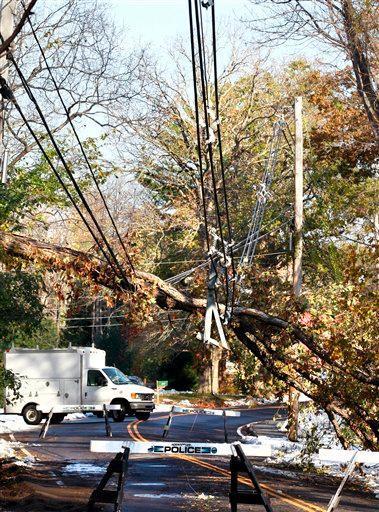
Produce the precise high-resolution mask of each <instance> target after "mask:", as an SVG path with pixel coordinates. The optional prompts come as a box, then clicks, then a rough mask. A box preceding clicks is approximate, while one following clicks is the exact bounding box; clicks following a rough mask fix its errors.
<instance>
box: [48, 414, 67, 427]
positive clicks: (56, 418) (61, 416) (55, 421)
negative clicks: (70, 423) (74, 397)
mask: <svg viewBox="0 0 379 512" xmlns="http://www.w3.org/2000/svg"><path fill="white" fill-rule="evenodd" d="M65 417H66V415H65V414H58V413H56V414H53V415H52V417H51V422H50V423H51V424H52V425H57V424H58V423H62V421H63V420H64V419H65Z"/></svg>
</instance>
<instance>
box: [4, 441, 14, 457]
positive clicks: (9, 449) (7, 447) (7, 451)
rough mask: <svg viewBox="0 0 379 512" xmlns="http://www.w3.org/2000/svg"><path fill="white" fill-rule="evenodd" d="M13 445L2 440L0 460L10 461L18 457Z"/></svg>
mask: <svg viewBox="0 0 379 512" xmlns="http://www.w3.org/2000/svg"><path fill="white" fill-rule="evenodd" d="M12 444H14V443H10V442H9V441H6V440H5V439H0V459H10V458H12V457H15V456H16V452H15V451H14V449H13V446H12Z"/></svg>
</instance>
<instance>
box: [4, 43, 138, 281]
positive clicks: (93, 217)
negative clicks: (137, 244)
mask: <svg viewBox="0 0 379 512" xmlns="http://www.w3.org/2000/svg"><path fill="white" fill-rule="evenodd" d="M8 55H9V58H10V60H11V62H12V64H13V65H14V67H15V69H16V71H17V73H18V75H19V77H20V79H21V82H22V85H23V87H24V89H25V91H26V93H27V94H28V96H29V98H30V100H31V101H32V103H33V104H34V105H35V108H36V110H37V112H38V114H39V116H40V119H41V121H42V123H43V125H44V127H45V129H46V132H47V134H48V136H49V138H50V140H51V142H52V144H53V147H54V149H55V151H56V152H57V155H58V157H59V159H60V160H61V162H62V164H63V167H64V169H65V171H66V173H67V175H68V176H69V178H70V181H71V183H72V184H73V186H74V188H75V190H76V192H77V194H78V195H79V198H80V199H81V201H82V203H83V205H84V207H85V209H86V210H87V212H88V214H89V215H90V217H91V220H92V221H93V223H94V224H95V226H96V229H97V231H98V233H99V235H100V237H101V238H102V240H103V242H104V244H105V246H106V248H107V249H108V252H109V254H110V257H111V259H112V260H113V261H114V264H115V266H116V268H117V269H118V272H119V273H120V275H121V276H122V278H123V280H124V282H125V286H126V287H127V288H129V289H134V285H133V284H132V283H131V282H130V280H129V279H128V277H127V276H126V274H125V272H124V269H123V268H122V266H121V265H120V263H119V261H118V259H117V257H116V254H115V253H114V251H113V249H112V247H111V245H110V244H109V242H108V240H107V238H106V236H105V234H104V232H103V230H102V229H101V227H100V225H99V223H98V221H97V219H96V217H95V215H94V214H93V212H92V209H91V207H90V206H89V204H88V202H87V200H86V198H85V197H84V195H83V193H82V191H81V190H80V187H79V185H78V183H77V181H76V179H75V177H74V175H73V173H72V171H71V170H70V168H69V166H68V164H67V162H66V160H65V158H64V156H63V154H62V152H61V150H60V148H59V146H58V144H57V142H56V140H55V138H54V136H53V134H52V132H51V130H50V128H49V126H48V123H47V121H46V118H45V116H44V114H43V112H42V110H41V108H40V106H39V104H38V102H37V100H36V98H35V96H34V94H33V92H32V91H31V89H30V87H29V85H28V83H27V81H26V79H25V76H24V75H23V73H22V71H21V69H20V68H19V66H18V65H17V63H16V61H15V59H14V57H13V55H12V54H11V53H9V54H8ZM17 105H18V104H17ZM17 110H18V111H19V113H20V114H21V109H20V107H19V106H18V109H17ZM23 117H24V119H23V120H24V122H25V121H26V119H25V116H23ZM29 126H30V125H29ZM29 131H30V128H29ZM34 138H35V140H36V142H37V137H36V135H35V134H34ZM38 145H39V147H40V148H41V146H40V144H38ZM45 154H46V152H45ZM51 167H52V169H53V171H54V173H55V175H56V176H57V177H58V174H59V173H58V171H57V170H56V169H55V167H54V166H51ZM60 183H61V184H63V180H60ZM64 189H65V191H66V193H67V190H68V189H67V187H66V186H64ZM69 197H70V200H71V202H73V204H75V201H74V200H73V198H72V196H71V195H70V196H69ZM76 209H77V211H80V209H79V208H76ZM80 216H81V218H82V219H83V218H84V216H83V214H82V213H80ZM85 225H86V227H87V229H88V227H89V224H88V222H85ZM90 233H91V234H92V236H94V235H93V231H92V230H90ZM94 239H95V241H96V243H97V244H98V246H99V247H100V248H101V250H102V253H103V254H104V256H105V257H106V259H107V261H108V263H110V259H109V258H108V255H106V251H105V250H104V248H103V247H102V245H101V243H99V240H98V239H97V238H96V237H95V238H94ZM110 264H111V263H110ZM111 265H112V264H111ZM112 267H113V265H112Z"/></svg>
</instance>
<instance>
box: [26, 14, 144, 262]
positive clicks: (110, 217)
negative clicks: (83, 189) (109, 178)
mask: <svg viewBox="0 0 379 512" xmlns="http://www.w3.org/2000/svg"><path fill="white" fill-rule="evenodd" d="M28 22H29V25H30V28H31V31H32V34H33V37H34V39H35V41H36V43H37V46H38V48H39V50H40V53H41V55H42V58H43V60H44V62H45V66H46V69H47V71H48V73H49V75H50V78H51V81H52V82H53V84H54V87H55V90H56V92H57V95H58V97H59V99H60V102H61V104H62V107H63V109H64V111H65V114H66V117H67V120H68V122H69V123H70V126H71V128H72V131H73V133H74V135H75V138H76V140H77V142H78V145H79V147H80V151H81V153H82V155H83V158H84V160H85V162H86V164H87V167H88V169H89V171H90V173H91V176H92V179H93V181H94V183H95V185H96V188H97V191H98V192H99V194H100V197H101V199H102V201H103V204H104V207H105V209H106V211H107V214H108V216H109V219H110V221H111V223H112V225H113V228H114V230H115V232H116V235H117V238H118V240H119V242H120V244H121V246H122V248H123V250H124V253H125V257H126V259H127V261H128V263H129V265H130V267H131V269H132V270H133V272H135V269H134V266H133V263H132V260H131V258H130V256H129V254H128V251H127V249H126V246H125V243H124V241H123V240H122V237H121V235H120V232H119V230H118V228H117V225H116V223H115V220H114V218H113V216H112V213H111V211H110V209H109V207H108V204H107V202H106V199H105V197H104V194H103V192H102V191H101V188H100V185H99V182H98V180H97V178H96V175H95V173H94V171H93V168H92V165H91V163H90V161H89V159H88V157H87V154H86V152H85V150H84V147H83V144H82V141H81V139H80V137H79V135H78V132H77V130H76V128H75V125H74V123H73V122H72V119H71V116H70V113H69V111H68V108H67V106H66V104H65V102H64V99H63V97H62V94H61V92H60V90H59V87H58V84H57V81H56V80H55V77H54V75H53V72H52V70H51V68H50V66H49V63H48V61H47V58H46V55H45V52H44V50H43V48H42V46H41V43H40V41H39V39H38V36H37V34H36V32H35V30H34V27H33V24H32V21H31V19H30V16H28Z"/></svg>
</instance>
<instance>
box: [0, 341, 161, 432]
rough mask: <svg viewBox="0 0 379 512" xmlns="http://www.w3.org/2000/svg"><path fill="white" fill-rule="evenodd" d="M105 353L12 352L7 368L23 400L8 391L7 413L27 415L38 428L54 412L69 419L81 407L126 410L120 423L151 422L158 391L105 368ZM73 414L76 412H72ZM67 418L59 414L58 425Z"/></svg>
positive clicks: (91, 350) (117, 414)
mask: <svg viewBox="0 0 379 512" xmlns="http://www.w3.org/2000/svg"><path fill="white" fill-rule="evenodd" d="M105 355H106V354H105V351H104V350H100V349H97V348H95V347H93V346H92V347H69V348H65V349H49V350H38V349H11V350H9V351H7V352H6V353H5V354H4V367H5V368H6V369H7V370H10V371H12V372H13V373H14V374H15V376H16V377H17V379H19V381H20V384H21V387H20V389H19V390H18V393H19V396H18V395H16V394H14V392H13V391H12V390H10V389H6V390H5V404H6V405H5V413H10V414H21V415H22V416H23V418H24V420H25V422H26V423H28V424H31V425H37V424H38V423H40V422H41V420H42V418H43V417H44V416H46V415H47V414H48V413H49V412H50V411H51V409H52V408H53V407H56V408H57V410H58V409H59V407H60V406H64V411H65V413H69V412H77V411H78V410H80V407H81V406H91V405H95V406H98V405H101V406H103V405H104V404H105V405H111V404H112V405H113V404H116V405H120V409H119V410H115V411H112V416H113V419H114V421H123V420H124V419H125V417H126V416H127V415H128V416H136V417H137V418H138V419H140V420H147V419H148V418H149V416H150V413H151V412H152V411H153V410H154V407H155V405H154V390H152V389H150V388H147V387H145V386H140V385H137V384H134V383H132V382H131V381H130V380H129V379H128V377H127V376H126V375H124V374H123V373H122V372H121V371H120V370H119V369H118V368H115V367H114V366H107V365H106V364H105ZM70 408H72V411H71V409H70ZM64 416H65V414H54V417H55V420H56V421H55V422H58V421H62V420H63V418H64Z"/></svg>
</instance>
